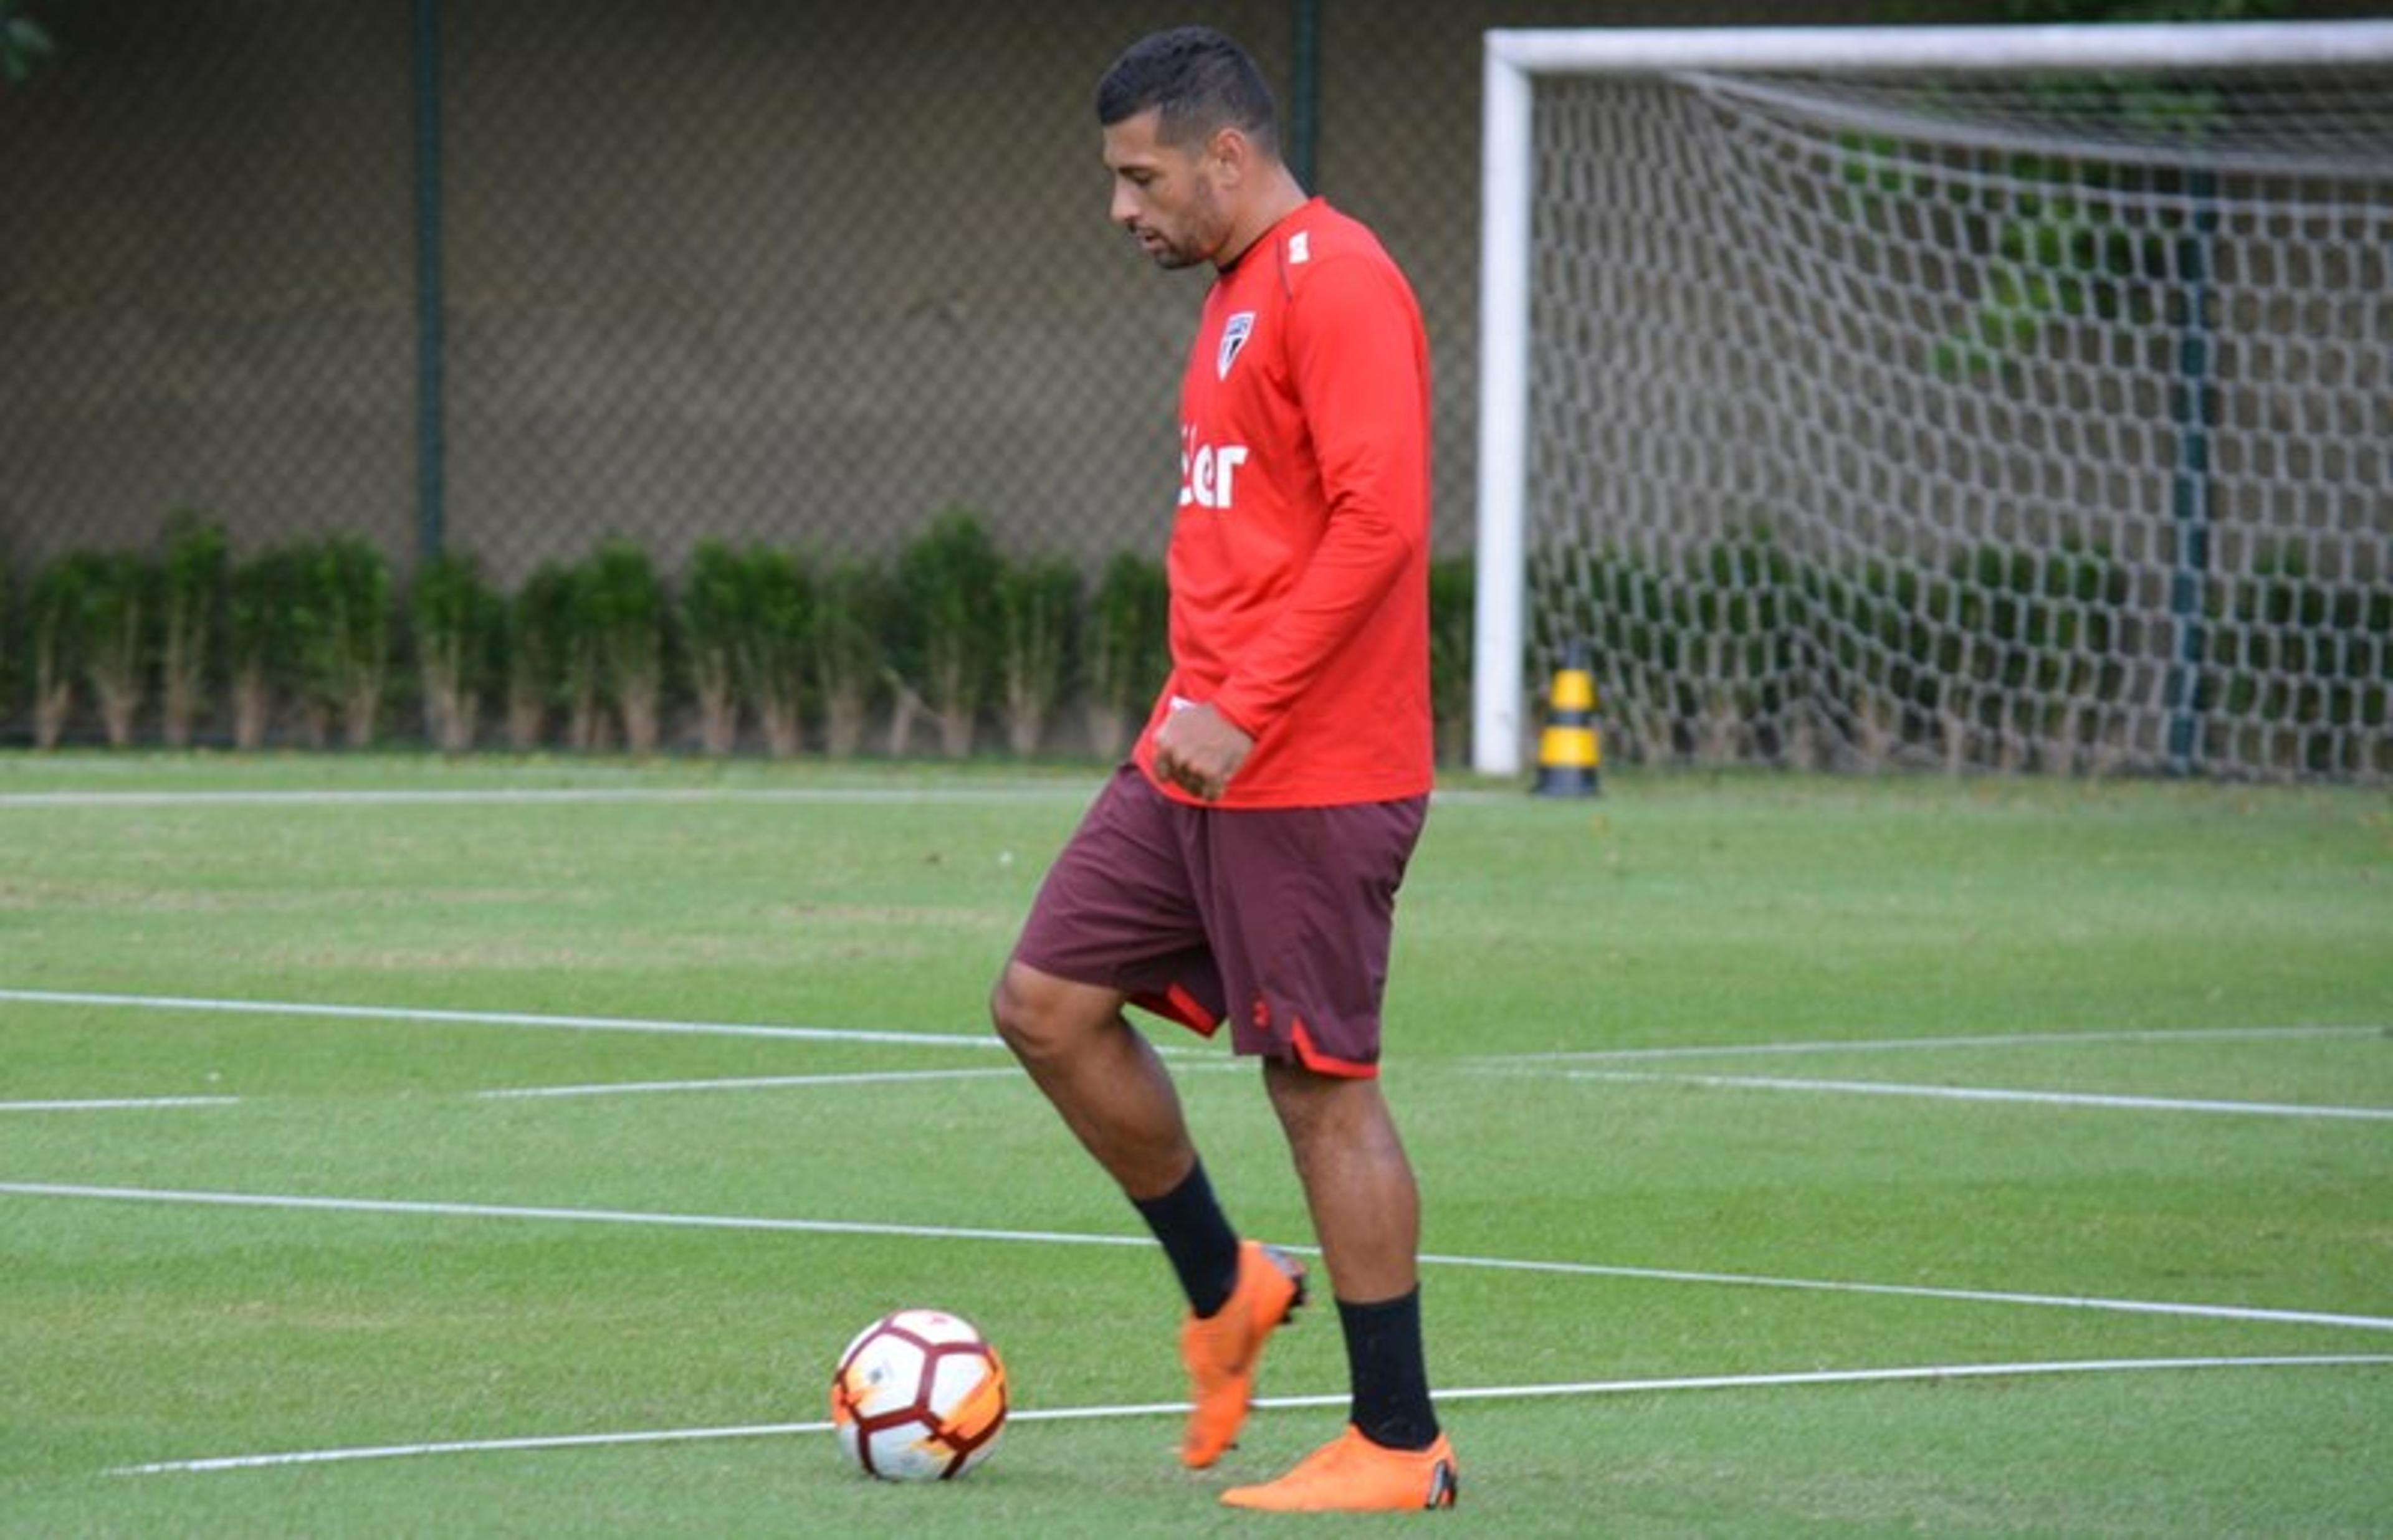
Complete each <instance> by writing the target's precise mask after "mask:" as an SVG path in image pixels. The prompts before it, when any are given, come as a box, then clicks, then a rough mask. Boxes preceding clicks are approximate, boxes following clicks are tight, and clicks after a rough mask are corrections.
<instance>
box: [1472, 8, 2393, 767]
mask: <svg viewBox="0 0 2393 1540" xmlns="http://www.w3.org/2000/svg"><path fill="white" fill-rule="evenodd" d="M1486 72H1487V111H1488V119H1487V141H1486V149H1485V154H1486V189H1485V199H1486V206H1485V220H1486V228H1485V232H1484V262H1485V270H1484V296H1483V305H1484V315H1483V337H1482V346H1483V349H1484V357H1483V367H1482V391H1483V399H1482V423H1481V431H1482V445H1481V465H1480V478H1481V479H1480V503H1481V507H1480V514H1481V520H1482V524H1481V537H1480V539H1481V544H1480V571H1481V578H1480V584H1479V586H1480V593H1481V599H1480V606H1481V607H1480V613H1479V617H1478V631H1477V654H1476V663H1475V668H1476V671H1477V672H1476V679H1475V685H1476V698H1475V701H1474V746H1473V759H1474V763H1476V764H1477V766H1478V767H1479V768H1480V769H1482V770H1484V771H1487V772H1489V773H1495V774H1503V773H1508V772H1510V771H1511V770H1514V769H1516V768H1517V767H1518V764H1519V760H1520V756H1521V751H1522V747H1523V743H1524V742H1525V741H1526V737H1527V728H1528V727H1529V725H1530V724H1531V721H1530V719H1532V718H1533V717H1534V715H1535V711H1536V691H1537V689H1538V688H1539V687H1540V686H1541V685H1542V684H1543V682H1544V681H1545V680H1547V679H1548V678H1549V677H1550V676H1551V674H1552V673H1553V672H1554V671H1556V670H1557V669H1559V668H1562V667H1563V666H1564V665H1565V664H1566V663H1567V662H1570V661H1573V660H1576V659H1583V660H1584V661H1585V663H1586V665H1587V666H1588V667H1589V669H1591V671H1592V672H1593V674H1594V676H1595V679H1596V682H1597V686H1598V692H1599V696H1600V700H1601V707H1600V711H1599V715H1598V720H1599V723H1600V724H1601V726H1602V730H1603V733H1604V738H1605V742H1604V750H1605V754H1606V757H1607V758H1611V759H1614V760H1615V761H1617V760H1621V759H1627V760H1629V761H1632V762H1634V761H1639V760H1644V761H1673V762H1690V761H1692V762H1698V763H1770V764H1791V765H1806V766H1808V765H1818V766H1828V767H1855V768H1860V767H1875V766H1886V765H1922V766H1936V767H1943V768H1949V769H1955V770H1974V769H2025V770H2039V771H2051V772H2060V773H2099V772H2103V771H2108V770H2168V771H2176V772H2182V773H2195V774H2203V775H2215V776H2237V777H2243V776H2251V777H2288V776H2308V777H2341V778H2353V779H2369V780H2383V779H2386V778H2388V777H2393V727H2388V719H2387V706H2388V697H2393V23H2387V22H2352V23H2334V24H2326V23H2320V24H2286V25H2267V26H2256V25H2243V26H2134V27H2057V28H1924V29H1903V30H1890V31H1876V30H1853V31H1848V30H1841V29H1840V30H1836V31H1810V32H1807V31H1798V30H1771V31H1762V32H1744V33H1734V32H1729V33H1722V32H1709V33H1697V32H1680V31H1673V32H1659V33H1639V32H1630V31H1611V32H1600V33H1589V32H1569V33H1491V34H1489V38H1488V54H1487V66H1486Z"/></svg>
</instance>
